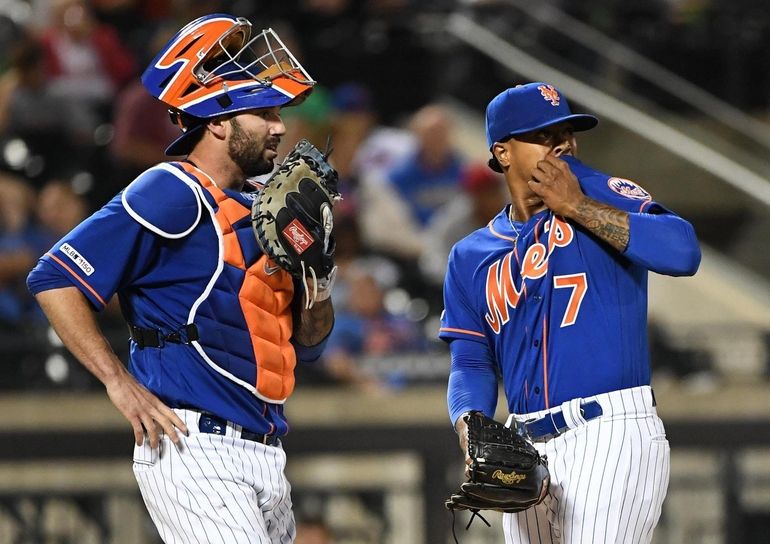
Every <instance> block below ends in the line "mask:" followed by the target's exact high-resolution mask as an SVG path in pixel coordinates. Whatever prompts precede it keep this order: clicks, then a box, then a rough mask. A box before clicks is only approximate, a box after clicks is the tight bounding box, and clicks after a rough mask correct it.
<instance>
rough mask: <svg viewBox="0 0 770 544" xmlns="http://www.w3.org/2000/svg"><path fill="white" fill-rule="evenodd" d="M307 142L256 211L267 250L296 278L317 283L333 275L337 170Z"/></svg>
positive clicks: (260, 238) (270, 181)
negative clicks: (333, 212) (333, 232)
mask: <svg viewBox="0 0 770 544" xmlns="http://www.w3.org/2000/svg"><path fill="white" fill-rule="evenodd" d="M328 156H329V153H326V154H324V153H321V152H320V151H319V150H318V149H317V148H316V147H315V146H314V145H313V144H311V143H310V142H308V141H307V140H300V141H299V142H298V143H297V145H296V146H295V147H294V149H293V150H292V151H291V153H289V154H288V155H287V156H286V158H285V159H284V160H283V162H282V163H281V165H280V166H279V167H278V169H277V170H276V171H275V172H274V173H273V175H272V176H271V177H270V179H268V181H267V182H266V184H265V186H264V188H263V189H262V190H261V191H260V192H259V194H258V195H257V198H256V199H255V200H254V204H253V205H252V208H251V221H252V225H253V227H254V234H255V235H256V237H257V241H258V243H259V246H260V248H261V249H262V251H263V252H264V253H265V255H267V256H268V257H269V258H270V259H271V260H272V261H273V262H274V263H276V264H277V265H278V266H280V267H281V268H283V269H284V270H286V271H287V272H289V273H290V274H291V275H293V276H294V277H296V278H299V279H301V280H303V281H305V279H306V278H312V279H313V280H314V285H317V284H319V283H321V282H322V281H323V280H324V279H328V278H330V277H331V276H333V272H334V268H335V266H334V249H335V241H334V236H333V235H332V230H333V228H334V220H333V216H332V207H333V206H334V203H335V202H336V201H337V200H339V199H340V198H341V197H340V193H339V191H338V190H337V172H336V171H335V170H334V168H332V167H331V166H330V165H329V163H328V162H327V159H328Z"/></svg>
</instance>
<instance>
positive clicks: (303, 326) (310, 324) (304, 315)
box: [294, 299, 334, 346]
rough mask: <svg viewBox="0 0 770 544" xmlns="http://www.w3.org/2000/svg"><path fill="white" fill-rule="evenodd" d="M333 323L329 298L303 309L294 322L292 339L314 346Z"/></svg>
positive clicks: (304, 344)
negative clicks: (308, 308) (310, 307)
mask: <svg viewBox="0 0 770 544" xmlns="http://www.w3.org/2000/svg"><path fill="white" fill-rule="evenodd" d="M333 323H334V308H333V306H332V301H331V299H327V300H324V301H321V302H316V303H315V304H313V308H312V309H310V310H305V309H303V310H302V311H301V312H300V313H299V319H297V320H295V323H294V339H295V340H296V341H297V342H298V343H299V344H302V345H303V346H315V345H316V344H318V343H319V342H320V341H321V340H323V339H324V338H325V337H326V335H327V334H329V331H331V329H332V324H333Z"/></svg>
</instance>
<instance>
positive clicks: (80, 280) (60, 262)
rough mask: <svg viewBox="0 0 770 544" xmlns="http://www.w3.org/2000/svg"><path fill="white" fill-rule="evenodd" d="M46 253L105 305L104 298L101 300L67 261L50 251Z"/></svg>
mask: <svg viewBox="0 0 770 544" xmlns="http://www.w3.org/2000/svg"><path fill="white" fill-rule="evenodd" d="M46 255H48V256H49V257H51V258H52V259H53V260H54V261H56V262H57V263H59V264H60V265H61V266H63V267H64V268H65V269H66V270H67V272H69V273H70V274H72V276H73V277H74V278H75V279H76V280H78V281H79V282H80V283H82V284H83V287H85V288H86V289H88V291H89V292H90V293H91V294H92V295H93V296H95V297H96V300H98V301H99V302H101V303H102V306H106V304H105V303H104V300H102V297H100V296H99V293H97V292H96V291H95V290H94V288H93V287H91V286H90V285H88V284H87V283H86V282H85V280H84V279H83V278H81V277H80V276H78V275H77V274H75V271H74V270H72V269H71V268H70V267H69V266H67V263H65V262H63V261H62V260H61V259H60V258H59V257H57V256H56V255H54V254H52V253H46Z"/></svg>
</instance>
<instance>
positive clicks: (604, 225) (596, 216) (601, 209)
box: [573, 197, 628, 251]
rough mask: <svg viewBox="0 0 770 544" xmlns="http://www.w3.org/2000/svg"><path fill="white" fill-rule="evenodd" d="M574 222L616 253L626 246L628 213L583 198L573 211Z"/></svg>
mask: <svg viewBox="0 0 770 544" xmlns="http://www.w3.org/2000/svg"><path fill="white" fill-rule="evenodd" d="M573 219H574V220H575V221H577V222H578V223H580V224H581V225H583V226H584V227H586V228H587V229H588V230H590V231H591V232H593V233H594V234H595V235H596V236H598V237H599V238H601V239H602V240H604V241H605V242H607V243H608V244H610V245H611V246H612V247H614V248H615V249H617V250H618V251H623V250H624V249H626V246H627V245H628V213H626V212H624V211H623V210H619V209H617V208H613V207H612V206H608V205H607V204H602V203H601V202H597V201H595V200H592V199H590V198H588V197H584V198H583V199H582V200H581V201H580V203H579V204H578V205H577V208H576V209H575V216H574V217H573Z"/></svg>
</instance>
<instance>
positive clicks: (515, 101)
mask: <svg viewBox="0 0 770 544" xmlns="http://www.w3.org/2000/svg"><path fill="white" fill-rule="evenodd" d="M562 121H569V122H570V123H571V124H572V127H573V129H574V130H575V131H582V130H590V129H592V128H594V127H595V126H596V125H597V124H598V123H599V120H598V119H597V118H596V117H594V116H593V115H588V114H585V113H572V110H570V109H569V104H567V100H566V99H565V98H564V97H563V96H562V95H561V93H560V92H559V91H558V90H557V89H555V88H554V86H553V85H549V84H548V83H543V82H541V81H538V82H535V83H527V84H526V85H518V86H516V87H511V88H510V89H506V90H504V91H503V92H501V93H500V94H498V95H497V96H496V97H494V98H493V99H492V101H491V102H490V103H489V105H488V106H487V116H486V132H487V145H488V148H489V149H490V150H491V149H492V145H494V143H495V142H502V141H503V140H506V139H507V138H508V137H510V136H514V135H516V134H524V133H525V132H531V131H533V130H538V129H541V128H543V127H547V126H550V125H555V124H556V123H561V122H562Z"/></svg>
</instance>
